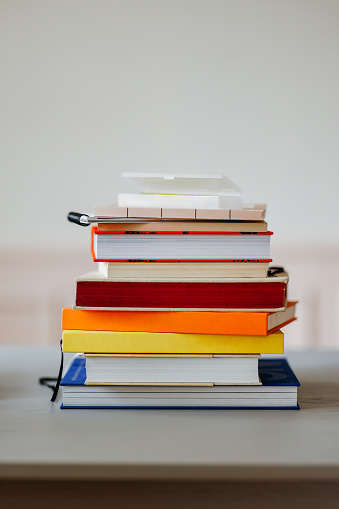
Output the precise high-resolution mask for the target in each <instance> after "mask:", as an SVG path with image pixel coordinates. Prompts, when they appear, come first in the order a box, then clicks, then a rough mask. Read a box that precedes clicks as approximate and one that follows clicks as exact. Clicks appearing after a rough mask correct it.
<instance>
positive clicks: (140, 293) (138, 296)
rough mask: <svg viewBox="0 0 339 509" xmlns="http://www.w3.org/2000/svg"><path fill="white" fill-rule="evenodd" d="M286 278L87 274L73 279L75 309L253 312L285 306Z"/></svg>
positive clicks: (280, 274) (273, 309)
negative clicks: (123, 277) (125, 277)
mask: <svg viewBox="0 0 339 509" xmlns="http://www.w3.org/2000/svg"><path fill="white" fill-rule="evenodd" d="M287 283H288V275H287V274H286V273H279V275H277V276H272V277H265V278H218V279H210V280H206V279H205V280H204V281H201V280H199V279H198V278H196V279H183V278H180V279H171V280H169V279H167V280H165V279H164V280H162V281H159V280H156V281H155V280H154V281H152V280H147V281H146V280H140V279H139V280H134V281H133V280H131V279H129V280H128V281H126V280H125V281H124V280H121V279H120V280H119V279H108V278H105V277H104V276H103V275H101V274H99V273H90V274H87V275H85V276H82V277H80V278H78V279H77V280H76V308H95V309H98V308H103V309H138V310H143V309H144V310H148V309H152V310H172V311H174V310H193V311H194V310H200V311H202V310H215V311H216V310H218V311H219V310H220V311H227V310H252V311H254V310H255V311H278V310H283V309H285V307H286V302H287Z"/></svg>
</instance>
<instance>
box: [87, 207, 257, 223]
mask: <svg viewBox="0 0 339 509" xmlns="http://www.w3.org/2000/svg"><path fill="white" fill-rule="evenodd" d="M265 214H266V205H265V204H263V203H258V204H253V205H251V206H246V207H243V208H241V209H201V208H200V209H182V208H181V209H170V208H163V207H162V208H159V207H157V208H155V207H118V205H114V204H113V205H106V206H104V207H94V216H96V217H97V218H98V220H97V222H100V219H101V220H103V222H105V223H108V222H109V221H107V219H113V221H111V222H112V223H113V222H115V221H114V219H117V218H119V219H123V218H129V219H131V218H132V219H133V218H135V219H137V218H142V219H146V220H149V219H162V220H164V221H165V220H168V219H171V220H174V219H176V220H183V219H187V220H190V221H192V220H197V221H202V220H203V221H204V220H209V221H253V222H257V221H262V220H263V219H265Z"/></svg>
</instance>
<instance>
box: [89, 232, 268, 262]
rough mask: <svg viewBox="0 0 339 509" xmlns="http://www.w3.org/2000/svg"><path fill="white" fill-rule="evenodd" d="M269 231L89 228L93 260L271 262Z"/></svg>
mask: <svg viewBox="0 0 339 509" xmlns="http://www.w3.org/2000/svg"><path fill="white" fill-rule="evenodd" d="M271 235H272V232H257V233H250V232H247V233H244V234H243V233H240V232H206V231H205V232H184V231H182V232H168V231H166V232H165V231H155V232H134V231H133V232H131V231H129V232H126V231H125V232H123V231H115V232H104V231H99V230H98V228H97V227H92V254H93V260H94V261H95V262H98V261H119V260H120V261H129V260H155V261H156V260H162V261H179V260H180V261H214V260H219V261H224V262H229V261H235V260H259V261H263V262H264V261H266V262H268V261H271V259H270V239H271Z"/></svg>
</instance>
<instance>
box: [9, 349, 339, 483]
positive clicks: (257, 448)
mask: <svg viewBox="0 0 339 509" xmlns="http://www.w3.org/2000/svg"><path fill="white" fill-rule="evenodd" d="M287 358H288V359H289V362H290V364H291V366H292V367H293V369H294V371H295V372H296V375H297V376H298V378H299V380H300V382H301V387H300V389H299V398H298V399H299V404H300V407H301V410H300V411H293V410H290V411H288V410H264V411H260V410H60V395H59V396H58V399H57V402H56V403H54V404H53V403H51V402H50V397H51V394H52V391H51V390H50V389H48V388H47V387H43V386H40V385H39V384H38V378H39V377H41V376H56V374H57V372H58V369H59V361H60V353H59V349H58V347H57V346H55V347H50V348H46V347H43V348H40V347H39V348H37V347H31V348H21V347H1V348H0V478H3V479H4V478H7V479H15V478H21V479H25V478H26V479H34V478H35V479H38V478H39V479H41V478H45V479H82V480H83V479H102V480H104V479H116V480H118V479H120V480H123V479H125V480H131V479H133V480H138V479H140V480H141V479H144V480H156V479H166V480H174V479H176V480H199V479H204V480H209V479H213V480H247V481H248V480H259V479H261V480H264V479H265V480H289V479H294V480H296V479H299V480H312V479H314V480H321V479H327V480H329V479H331V480H339V352H323V351H312V352H291V353H289V354H288V355H287ZM68 359H69V357H68Z"/></svg>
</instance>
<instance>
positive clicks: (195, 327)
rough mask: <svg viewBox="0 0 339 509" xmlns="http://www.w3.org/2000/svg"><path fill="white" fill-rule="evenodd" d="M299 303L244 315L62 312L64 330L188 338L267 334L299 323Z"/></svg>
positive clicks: (74, 310)
mask: <svg viewBox="0 0 339 509" xmlns="http://www.w3.org/2000/svg"><path fill="white" fill-rule="evenodd" d="M296 304H297V303H296V302H288V303H287V307H286V309H285V310H284V311H276V312H274V313H265V312H241V311H236V312H232V311H227V312H224V313H222V312H218V311H215V312H213V311H103V310H100V311H94V310H91V311H87V310H82V309H72V308H65V309H63V310H62V329H69V330H102V331H105V330H106V331H125V332H128V331H130V332H173V333H188V334H193V333H195V334H235V335H236V334H237V335H248V336H251V335H257V336H266V335H267V334H269V333H271V332H273V331H275V330H277V329H278V328H282V327H284V326H285V325H287V324H288V323H290V322H291V321H293V320H295V309H296Z"/></svg>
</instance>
